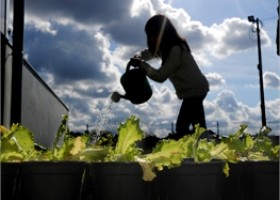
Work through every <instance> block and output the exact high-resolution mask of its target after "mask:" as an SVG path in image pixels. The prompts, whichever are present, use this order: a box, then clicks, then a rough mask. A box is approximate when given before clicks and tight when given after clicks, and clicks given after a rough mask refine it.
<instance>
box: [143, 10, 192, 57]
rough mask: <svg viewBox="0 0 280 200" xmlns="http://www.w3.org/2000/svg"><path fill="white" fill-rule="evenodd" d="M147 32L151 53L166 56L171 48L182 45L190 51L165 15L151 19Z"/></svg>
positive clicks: (147, 24) (148, 22)
mask: <svg viewBox="0 0 280 200" xmlns="http://www.w3.org/2000/svg"><path fill="white" fill-rule="evenodd" d="M145 32H146V34H147V43H148V48H149V50H150V52H151V53H154V54H157V55H161V56H164V54H167V53H168V52H169V50H170V49H171V47H173V46H175V45H180V46H181V45H182V44H184V45H185V46H186V47H187V49H188V50H189V51H190V49H189V46H188V45H187V43H186V41H185V40H184V39H183V38H181V37H180V36H179V34H178V32H177V30H176V28H175V27H174V25H173V24H172V22H171V21H170V20H169V19H168V18H167V17H166V16H164V15H161V14H157V15H154V16H153V17H151V18H150V19H149V20H148V21H147V23H146V26H145Z"/></svg>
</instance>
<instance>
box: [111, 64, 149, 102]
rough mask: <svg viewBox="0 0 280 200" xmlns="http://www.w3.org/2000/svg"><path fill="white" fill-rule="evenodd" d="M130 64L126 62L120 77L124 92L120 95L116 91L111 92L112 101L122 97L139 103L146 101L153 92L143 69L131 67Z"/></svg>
mask: <svg viewBox="0 0 280 200" xmlns="http://www.w3.org/2000/svg"><path fill="white" fill-rule="evenodd" d="M131 66H132V65H131V64H130V62H128V64H127V67H126V72H125V73H124V74H123V75H122V77H121V79H120V82H121V84H122V86H123V88H124V90H125V92H126V94H125V95H121V94H119V93H118V92H113V94H112V96H111V98H112V100H113V101H114V102H118V101H119V100H120V98H124V99H127V100H130V101H131V103H133V104H141V103H144V102H146V101H148V100H149V99H150V97H151V96H152V94H153V91H152V88H151V86H150V84H149V81H148V79H147V77H146V74H145V72H144V70H143V69H140V68H133V69H131Z"/></svg>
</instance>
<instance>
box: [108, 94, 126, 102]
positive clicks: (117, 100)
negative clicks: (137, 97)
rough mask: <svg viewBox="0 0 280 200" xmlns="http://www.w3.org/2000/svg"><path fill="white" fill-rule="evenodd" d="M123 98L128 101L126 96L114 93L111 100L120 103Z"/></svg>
mask: <svg viewBox="0 0 280 200" xmlns="http://www.w3.org/2000/svg"><path fill="white" fill-rule="evenodd" d="M121 98H124V99H128V98H127V96H126V95H122V94H120V93H118V92H113V93H112V95H111V99H112V101H113V102H115V103H118V102H119V101H120V99H121Z"/></svg>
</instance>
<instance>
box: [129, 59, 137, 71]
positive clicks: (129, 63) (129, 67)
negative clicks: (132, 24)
mask: <svg viewBox="0 0 280 200" xmlns="http://www.w3.org/2000/svg"><path fill="white" fill-rule="evenodd" d="M131 66H132V65H131V61H129V62H128V63H127V66H126V72H128V71H129V70H130V67H131ZM134 68H139V67H134Z"/></svg>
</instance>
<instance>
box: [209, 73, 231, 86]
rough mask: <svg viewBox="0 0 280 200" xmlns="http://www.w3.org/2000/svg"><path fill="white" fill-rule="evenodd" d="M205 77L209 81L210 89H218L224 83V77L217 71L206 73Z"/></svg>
mask: <svg viewBox="0 0 280 200" xmlns="http://www.w3.org/2000/svg"><path fill="white" fill-rule="evenodd" d="M206 78H207V79H208V81H209V84H210V88H211V90H212V89H213V90H217V89H220V88H221V87H222V86H223V85H224V84H225V83H226V81H225V79H224V78H223V77H222V76H221V75H220V74H218V73H208V74H206Z"/></svg>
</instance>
